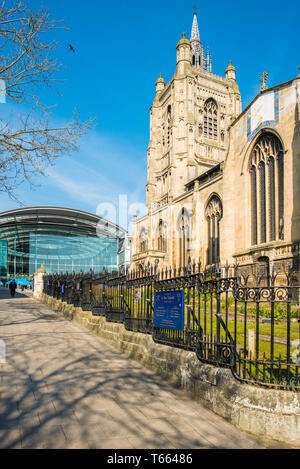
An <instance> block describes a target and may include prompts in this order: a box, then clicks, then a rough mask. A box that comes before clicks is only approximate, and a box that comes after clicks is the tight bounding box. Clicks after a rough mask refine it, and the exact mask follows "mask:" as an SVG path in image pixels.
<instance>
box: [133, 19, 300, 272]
mask: <svg viewBox="0 0 300 469" xmlns="http://www.w3.org/2000/svg"><path fill="white" fill-rule="evenodd" d="M176 51H177V64H176V70H175V73H174V75H173V77H172V78H171V80H170V81H169V82H168V83H167V84H166V83H165V81H164V79H163V78H162V76H161V75H160V77H159V78H158V80H157V81H156V95H155V98H154V101H153V105H152V107H151V110H150V142H149V147H148V152H147V185H146V205H147V214H146V215H145V216H143V217H141V218H137V217H135V218H134V221H133V226H132V240H131V267H132V268H140V269H141V270H143V269H144V268H145V266H147V264H148V263H149V262H150V264H152V265H154V264H156V265H158V266H159V268H165V267H169V268H170V267H172V268H174V267H176V268H178V267H179V266H184V265H186V264H187V263H188V260H189V258H190V259H191V260H193V261H195V262H198V261H199V260H200V261H201V265H202V266H207V265H214V264H217V263H221V264H224V263H225V262H226V261H228V262H229V263H235V262H237V263H238V264H239V265H247V266H249V265H251V264H253V263H257V262H261V263H263V264H266V265H267V266H268V267H269V266H270V265H272V264H274V263H275V262H276V261H279V260H287V261H290V262H291V261H293V262H294V265H295V263H296V264H297V262H298V260H299V247H300V203H299V201H300V122H299V120H300V75H298V77H297V78H295V79H293V80H290V81H287V82H285V83H282V84H279V85H277V86H274V87H272V88H268V87H267V76H268V74H267V73H263V75H262V77H261V89H260V92H259V94H258V95H257V96H256V97H255V98H254V99H253V101H252V102H251V103H250V104H249V105H248V106H247V107H246V108H245V109H244V110H242V101H241V94H240V92H239V87H238V84H237V82H236V71H235V67H234V66H233V64H232V63H231V62H229V65H228V67H227V68H226V70H225V77H222V76H217V75H215V74H214V73H213V72H212V60H211V56H210V53H209V51H208V49H207V51H206V52H205V50H204V48H203V45H202V43H201V41H200V35H199V30H198V24H197V15H196V13H194V18H193V25H192V32H191V38H190V40H188V39H187V38H186V37H185V34H184V33H183V35H182V38H181V39H180V41H179V42H178V44H177V46H176Z"/></svg>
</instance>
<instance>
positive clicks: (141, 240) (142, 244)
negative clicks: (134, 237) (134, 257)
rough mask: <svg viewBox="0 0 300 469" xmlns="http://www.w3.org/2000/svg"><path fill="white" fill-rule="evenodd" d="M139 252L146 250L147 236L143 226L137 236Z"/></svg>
mask: <svg viewBox="0 0 300 469" xmlns="http://www.w3.org/2000/svg"><path fill="white" fill-rule="evenodd" d="M139 245H140V252H141V253H143V252H146V251H147V250H148V236H147V231H146V230H145V228H142V229H141V231H140V237H139Z"/></svg>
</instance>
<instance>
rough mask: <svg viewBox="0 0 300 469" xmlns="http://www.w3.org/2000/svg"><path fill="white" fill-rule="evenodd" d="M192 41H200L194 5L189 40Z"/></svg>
mask: <svg viewBox="0 0 300 469" xmlns="http://www.w3.org/2000/svg"><path fill="white" fill-rule="evenodd" d="M192 41H193V42H200V34H199V28H198V21H197V8H196V7H195V6H194V18H193V25H192V33H191V42H192ZM200 44H201V42H200Z"/></svg>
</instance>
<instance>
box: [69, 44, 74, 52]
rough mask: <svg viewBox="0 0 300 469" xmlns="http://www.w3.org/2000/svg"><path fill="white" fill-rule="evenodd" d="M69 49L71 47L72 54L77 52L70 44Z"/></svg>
mask: <svg viewBox="0 0 300 469" xmlns="http://www.w3.org/2000/svg"><path fill="white" fill-rule="evenodd" d="M69 47H70V50H71V51H72V52H75V49H74V47H73V46H72V44H69Z"/></svg>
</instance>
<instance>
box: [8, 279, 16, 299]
mask: <svg viewBox="0 0 300 469" xmlns="http://www.w3.org/2000/svg"><path fill="white" fill-rule="evenodd" d="M16 288H17V284H16V281H15V279H13V280H12V281H11V282H10V284H9V289H10V295H11V296H15V294H16Z"/></svg>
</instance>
